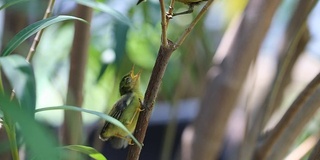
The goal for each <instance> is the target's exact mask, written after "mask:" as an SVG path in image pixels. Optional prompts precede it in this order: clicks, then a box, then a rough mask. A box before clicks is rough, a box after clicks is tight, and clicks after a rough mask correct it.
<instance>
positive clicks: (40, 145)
mask: <svg viewBox="0 0 320 160" xmlns="http://www.w3.org/2000/svg"><path fill="white" fill-rule="evenodd" d="M0 108H1V110H2V111H3V112H4V115H5V116H6V117H9V118H10V120H12V121H13V122H16V123H18V124H19V131H20V132H21V135H22V137H23V140H24V142H25V144H26V146H27V148H28V149H27V152H29V154H30V155H31V156H33V157H34V159H36V160H44V159H45V160H57V159H59V154H60V152H59V150H57V144H56V142H57V141H56V140H55V139H54V138H53V137H54V136H53V135H52V134H51V133H50V132H48V131H47V130H46V129H45V128H44V127H43V126H41V125H40V124H39V123H38V122H36V121H35V120H34V118H33V117H32V116H30V115H29V114H26V113H25V111H24V110H23V109H22V108H21V107H20V106H19V104H18V103H17V102H16V101H15V100H10V97H9V96H5V95H4V94H0ZM7 119H8V118H5V119H4V120H5V121H6V120H7ZM5 123H6V122H5ZM14 124H15V123H14ZM0 143H2V142H0Z"/></svg>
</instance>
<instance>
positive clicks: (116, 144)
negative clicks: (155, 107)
mask: <svg viewBox="0 0 320 160" xmlns="http://www.w3.org/2000/svg"><path fill="white" fill-rule="evenodd" d="M140 73H141V72H139V73H137V74H136V75H134V67H132V69H131V71H130V72H129V73H128V74H126V75H125V76H124V77H123V78H122V79H121V82H120V86H119V91H120V95H121V98H120V99H119V100H118V101H117V102H116V104H114V105H113V107H112V109H111V111H110V113H109V115H110V116H112V117H113V118H115V119H117V120H119V121H120V122H121V123H122V124H123V125H124V126H125V127H127V129H128V130H129V131H130V132H131V133H133V131H134V130H135V128H136V124H137V120H138V117H139V114H140V112H141V111H142V108H143V105H142V99H143V96H142V93H141V92H140V90H139V85H140ZM99 138H100V139H101V140H103V141H107V140H110V143H111V146H112V147H113V148H116V149H120V148H126V147H127V146H128V144H130V145H133V143H132V142H131V141H132V139H131V138H130V137H129V136H128V133H127V132H125V131H124V130H122V129H120V128H119V127H117V126H115V125H113V124H111V123H109V122H108V121H106V122H105V124H104V126H103V128H102V130H101V132H100V135H99Z"/></svg>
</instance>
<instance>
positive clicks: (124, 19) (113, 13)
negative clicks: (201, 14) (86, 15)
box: [74, 0, 132, 26]
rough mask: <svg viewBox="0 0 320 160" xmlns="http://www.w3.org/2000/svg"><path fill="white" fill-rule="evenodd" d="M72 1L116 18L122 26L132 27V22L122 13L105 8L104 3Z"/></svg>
mask: <svg viewBox="0 0 320 160" xmlns="http://www.w3.org/2000/svg"><path fill="white" fill-rule="evenodd" d="M74 1H76V2H77V3H79V4H82V5H84V6H87V7H91V8H93V9H95V10H98V11H102V12H105V13H108V14H109V15H111V16H113V17H114V18H116V19H117V20H119V21H120V22H123V23H124V24H127V25H128V26H132V22H131V20H130V19H129V18H128V17H127V16H125V15H123V14H122V13H120V12H118V11H117V10H115V9H113V8H111V7H109V6H107V5H106V4H104V3H101V2H95V1H91V0H74Z"/></svg>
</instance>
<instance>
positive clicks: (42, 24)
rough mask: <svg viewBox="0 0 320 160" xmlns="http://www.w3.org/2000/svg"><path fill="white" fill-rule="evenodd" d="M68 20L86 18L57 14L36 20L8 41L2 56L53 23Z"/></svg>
mask: <svg viewBox="0 0 320 160" xmlns="http://www.w3.org/2000/svg"><path fill="white" fill-rule="evenodd" d="M66 20H79V21H83V22H86V21H85V20H83V19H81V18H77V17H73V16H57V17H50V18H47V19H43V20H40V21H38V22H35V23H33V24H31V25H29V26H28V27H26V28H24V29H23V30H21V31H20V32H19V33H18V34H16V35H15V36H14V37H13V38H12V39H11V41H10V42H9V43H8V45H7V46H6V47H5V48H4V50H3V52H2V54H1V56H7V55H9V54H11V53H12V52H13V51H14V50H15V49H16V48H17V47H18V46H19V45H20V44H21V43H22V42H23V41H25V40H26V39H27V38H29V37H30V36H32V35H33V34H35V33H37V32H38V31H40V30H41V29H44V28H46V27H48V26H50V25H52V24H55V23H58V22H61V21H66Z"/></svg>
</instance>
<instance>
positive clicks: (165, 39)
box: [159, 0, 168, 47]
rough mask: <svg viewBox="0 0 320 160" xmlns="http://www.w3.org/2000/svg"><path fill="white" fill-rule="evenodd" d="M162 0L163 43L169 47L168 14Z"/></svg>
mask: <svg viewBox="0 0 320 160" xmlns="http://www.w3.org/2000/svg"><path fill="white" fill-rule="evenodd" d="M159 2H160V10H161V27H162V29H161V31H162V34H161V45H162V46H164V47H168V40H167V28H168V24H167V15H166V9H165V6H164V0H159Z"/></svg>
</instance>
